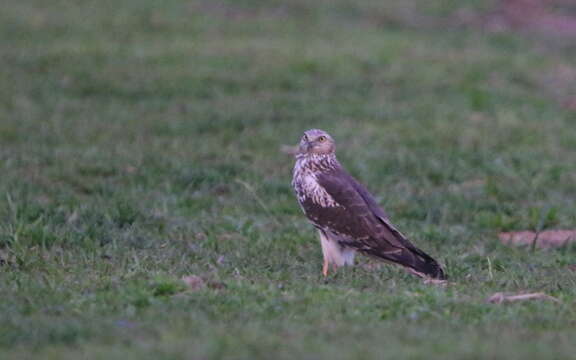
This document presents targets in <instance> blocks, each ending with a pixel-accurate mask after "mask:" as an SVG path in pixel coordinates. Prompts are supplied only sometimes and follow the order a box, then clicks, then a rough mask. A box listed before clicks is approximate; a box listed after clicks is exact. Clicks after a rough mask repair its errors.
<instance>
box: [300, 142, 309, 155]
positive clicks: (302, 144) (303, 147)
mask: <svg viewBox="0 0 576 360" xmlns="http://www.w3.org/2000/svg"><path fill="white" fill-rule="evenodd" d="M311 147H312V144H310V142H308V141H306V140H302V141H301V142H300V152H301V153H303V154H304V153H307V152H308V151H309V150H310V148H311Z"/></svg>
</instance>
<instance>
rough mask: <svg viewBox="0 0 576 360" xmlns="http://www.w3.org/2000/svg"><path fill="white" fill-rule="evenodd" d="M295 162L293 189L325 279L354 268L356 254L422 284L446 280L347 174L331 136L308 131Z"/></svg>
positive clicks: (435, 266) (301, 142) (435, 264)
mask: <svg viewBox="0 0 576 360" xmlns="http://www.w3.org/2000/svg"><path fill="white" fill-rule="evenodd" d="M295 157H296V164H295V166H294V173H293V179H292V187H293V188H294V192H295V193H296V196H297V198H298V202H299V203H300V206H301V207H302V210H303V211H304V213H305V214H306V216H307V217H308V219H309V220H310V221H311V222H312V224H313V225H314V226H315V227H316V228H317V229H318V233H319V235H320V243H321V245H322V254H323V256H324V266H323V267H322V273H323V274H324V276H328V271H329V268H330V267H332V268H333V269H336V268H338V267H340V266H344V265H353V264H354V255H355V254H356V252H357V251H358V252H360V253H363V254H366V255H369V256H371V257H374V258H378V259H380V260H384V261H386V262H391V263H395V264H399V265H401V266H403V267H404V268H405V269H406V270H408V271H409V272H411V273H413V274H415V275H418V276H420V277H423V278H427V279H435V280H444V279H445V278H446V276H445V275H444V271H443V270H442V268H441V267H440V265H439V264H438V263H437V262H436V260H434V259H433V258H432V257H430V256H429V255H428V254H426V253H425V252H423V251H422V250H420V249H418V248H417V247H415V246H414V245H413V244H412V243H411V242H410V241H408V239H407V238H406V237H405V236H404V235H403V234H402V233H401V232H400V231H398V230H397V229H396V228H395V227H394V226H393V225H392V224H391V223H390V221H389V219H388V216H387V215H386V213H385V212H384V210H382V208H380V207H379V206H378V203H377V202H376V200H375V199H374V198H373V197H372V195H371V194H370V193H369V192H368V190H366V188H365V187H364V186H363V185H362V184H360V183H359V182H358V181H356V179H354V178H353V177H352V176H351V175H350V174H348V173H347V172H346V170H344V168H343V167H342V165H340V163H339V162H338V160H337V159H336V154H335V145H334V140H333V139H332V137H331V136H330V135H328V133H326V132H325V131H322V130H318V129H311V130H308V131H306V132H305V133H304V136H302V139H301V141H300V144H299V146H298V151H297V153H296V154H295Z"/></svg>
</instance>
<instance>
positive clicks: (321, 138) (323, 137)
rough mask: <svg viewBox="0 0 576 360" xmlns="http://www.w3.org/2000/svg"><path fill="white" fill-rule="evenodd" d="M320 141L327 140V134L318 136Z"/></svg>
mask: <svg viewBox="0 0 576 360" xmlns="http://www.w3.org/2000/svg"><path fill="white" fill-rule="evenodd" d="M318 141H320V142H324V141H326V136H320V137H318Z"/></svg>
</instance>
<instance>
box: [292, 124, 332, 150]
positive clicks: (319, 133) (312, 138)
mask: <svg viewBox="0 0 576 360" xmlns="http://www.w3.org/2000/svg"><path fill="white" fill-rule="evenodd" d="M334 150H335V146H334V139H332V136H330V135H329V134H328V133H327V132H326V131H324V130H319V129H311V130H308V131H305V132H304V135H303V136H302V139H301V140H300V145H299V152H300V154H333V153H334Z"/></svg>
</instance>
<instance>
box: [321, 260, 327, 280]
mask: <svg viewBox="0 0 576 360" xmlns="http://www.w3.org/2000/svg"><path fill="white" fill-rule="evenodd" d="M328 268H329V265H328V261H326V260H324V265H322V275H324V278H326V277H328Z"/></svg>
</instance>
